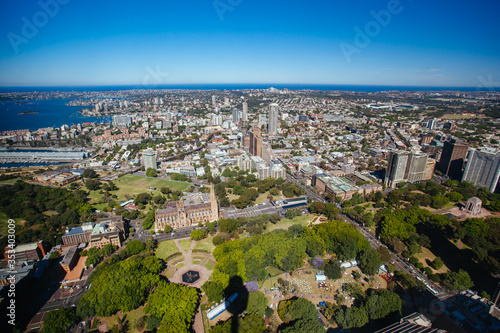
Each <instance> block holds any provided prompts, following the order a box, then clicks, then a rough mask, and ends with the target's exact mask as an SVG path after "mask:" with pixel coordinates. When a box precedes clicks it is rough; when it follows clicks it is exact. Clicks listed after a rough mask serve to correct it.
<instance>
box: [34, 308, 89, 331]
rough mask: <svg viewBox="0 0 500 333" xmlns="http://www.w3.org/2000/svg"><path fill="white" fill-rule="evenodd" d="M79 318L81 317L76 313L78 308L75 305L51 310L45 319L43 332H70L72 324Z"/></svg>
mask: <svg viewBox="0 0 500 333" xmlns="http://www.w3.org/2000/svg"><path fill="white" fill-rule="evenodd" d="M79 320H80V318H79V317H78V316H77V315H76V310H75V308H73V307H67V308H60V309H57V310H53V311H49V312H48V313H47V316H46V317H45V320H44V321H43V328H42V333H60V332H69V329H70V328H71V326H73V325H74V324H76V323H77V322H78V321H79Z"/></svg>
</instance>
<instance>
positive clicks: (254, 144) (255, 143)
mask: <svg viewBox="0 0 500 333" xmlns="http://www.w3.org/2000/svg"><path fill="white" fill-rule="evenodd" d="M249 151H250V154H252V155H253V156H262V133H261V131H260V129H258V128H253V129H252V130H251V131H250V149H249Z"/></svg>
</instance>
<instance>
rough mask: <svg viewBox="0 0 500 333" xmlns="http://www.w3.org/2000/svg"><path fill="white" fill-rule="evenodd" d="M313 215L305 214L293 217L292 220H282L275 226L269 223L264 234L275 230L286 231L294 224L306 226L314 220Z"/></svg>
mask: <svg viewBox="0 0 500 333" xmlns="http://www.w3.org/2000/svg"><path fill="white" fill-rule="evenodd" d="M314 216H315V215H314V214H307V215H302V216H297V217H294V218H293V219H291V220H290V219H282V220H281V221H279V222H278V223H276V224H272V223H269V224H268V228H267V229H266V232H270V231H273V230H276V229H285V230H286V229H288V228H290V227H291V226H292V225H294V224H300V225H303V226H307V224H308V223H309V222H310V221H311V220H312V219H313V218H314Z"/></svg>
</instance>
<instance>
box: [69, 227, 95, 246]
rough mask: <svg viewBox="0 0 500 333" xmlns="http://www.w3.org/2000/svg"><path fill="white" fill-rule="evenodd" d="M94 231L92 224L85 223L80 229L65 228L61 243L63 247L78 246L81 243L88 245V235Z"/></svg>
mask: <svg viewBox="0 0 500 333" xmlns="http://www.w3.org/2000/svg"><path fill="white" fill-rule="evenodd" d="M92 229H94V223H93V222H86V223H84V224H83V225H82V226H81V227H74V228H70V227H66V231H65V232H64V235H62V241H63V244H64V245H79V244H82V243H90V234H91V233H92Z"/></svg>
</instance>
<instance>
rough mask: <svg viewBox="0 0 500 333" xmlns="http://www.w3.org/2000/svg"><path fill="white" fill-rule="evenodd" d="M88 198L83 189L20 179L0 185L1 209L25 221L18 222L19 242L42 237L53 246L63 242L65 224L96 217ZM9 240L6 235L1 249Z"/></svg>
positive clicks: (74, 223)
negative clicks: (8, 184)
mask: <svg viewBox="0 0 500 333" xmlns="http://www.w3.org/2000/svg"><path fill="white" fill-rule="evenodd" d="M87 201H88V200H87V193H86V192H85V191H80V190H78V191H74V192H72V191H69V190H66V189H64V188H51V187H48V186H40V185H32V184H27V183H24V182H21V181H18V182H16V183H15V184H14V185H12V186H2V187H0V210H1V211H2V212H3V213H5V214H6V215H7V216H9V218H20V219H23V220H25V221H26V222H25V223H23V224H17V225H16V243H17V244H22V243H28V242H35V241H38V240H40V239H42V240H44V241H45V242H47V243H48V244H50V245H52V246H54V245H56V244H61V243H62V240H61V236H62V233H63V232H64V228H63V227H65V226H77V225H79V224H80V223H81V222H87V221H89V220H91V219H93V216H92V207H91V206H90V204H88V202H87ZM45 212H51V214H44V213H45ZM6 243H7V237H3V238H2V240H1V242H0V246H1V250H0V251H3V249H4V248H5V246H6Z"/></svg>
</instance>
